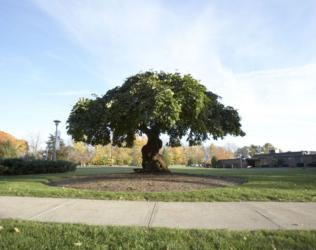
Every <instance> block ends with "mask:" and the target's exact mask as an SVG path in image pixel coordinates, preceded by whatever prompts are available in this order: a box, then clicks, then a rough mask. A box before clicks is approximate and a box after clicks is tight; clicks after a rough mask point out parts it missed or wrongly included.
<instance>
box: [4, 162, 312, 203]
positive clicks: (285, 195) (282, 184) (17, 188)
mask: <svg viewBox="0 0 316 250" xmlns="http://www.w3.org/2000/svg"><path fill="white" fill-rule="evenodd" d="M132 171H133V170H132V168H130V167H98V168H79V169H78V170H77V171H76V172H70V173H61V174H45V175H24V176H1V177H0V195H13V196H37V197H76V198H89V199H124V200H158V201H316V168H314V169H311V168H310V169H204V168H185V167H175V168H172V171H173V172H181V173H191V174H205V175H214V176H235V177H241V178H244V179H245V180H246V181H247V182H246V183H244V184H243V185H240V186H236V187H226V188H212V189H204V190H197V191H189V192H153V193H149V192H148V193H141V192H106V191H94V190H84V189H72V188H61V187H53V186H48V185H47V183H48V182H49V181H50V180H56V179H62V178H67V177H71V176H89V175H102V174H108V173H129V172H132Z"/></svg>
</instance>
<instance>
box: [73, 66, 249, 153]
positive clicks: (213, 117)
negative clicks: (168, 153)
mask: <svg viewBox="0 0 316 250" xmlns="http://www.w3.org/2000/svg"><path fill="white" fill-rule="evenodd" d="M220 99H221V98H220V97H219V96H218V95H216V94H214V93H213V92H211V91H208V90H207V89H206V87H205V86H204V85H202V84H201V83H200V82H199V81H198V80H196V79H194V78H193V77H192V76H191V75H189V74H186V75H182V74H180V73H166V72H156V71H147V72H144V73H139V74H136V75H133V76H131V77H129V78H127V79H126V81H125V82H124V83H123V85H122V86H120V87H115V88H113V89H111V90H109V91H108V92H107V93H106V94H105V95H104V96H102V97H95V98H92V99H87V98H82V99H80V100H79V101H78V102H77V103H76V104H75V105H74V107H73V109H72V111H71V114H70V116H69V118H68V126H67V130H68V133H69V134H70V135H72V137H73V138H74V140H75V141H83V142H87V143H89V144H92V145H97V144H103V145H106V144H108V143H109V142H111V138H110V135H111V133H112V136H113V138H112V143H113V144H114V145H117V146H127V147H129V146H132V145H133V142H134V141H135V136H136V135H142V134H146V135H147V137H150V136H152V135H154V136H156V137H157V136H158V137H159V135H160V134H168V135H169V138H170V140H169V145H170V146H178V145H180V140H181V138H182V137H185V136H186V137H187V141H188V142H189V145H199V144H201V142H202V141H204V140H207V139H209V138H211V137H212V138H214V139H217V138H223V137H224V136H225V135H227V134H231V135H235V136H239V135H240V136H243V135H245V133H244V132H243V131H242V129H241V124H240V117H239V114H238V112H237V110H235V109H234V108H232V107H230V106H225V105H223V104H222V103H221V102H220Z"/></svg>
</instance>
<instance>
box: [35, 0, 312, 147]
mask: <svg viewBox="0 0 316 250" xmlns="http://www.w3.org/2000/svg"><path fill="white" fill-rule="evenodd" d="M34 2H35V3H36V5H37V6H39V8H41V9H42V10H43V11H44V12H46V13H47V14H48V15H50V16H51V17H52V18H53V19H54V20H56V22H57V23H58V24H59V25H60V26H61V27H62V28H63V30H64V31H65V34H66V35H67V36H68V37H69V38H70V39H71V40H72V41H74V42H75V43H77V44H79V45H80V46H82V48H84V49H85V50H87V51H88V52H89V53H91V55H93V56H94V58H95V65H96V70H98V72H99V74H101V75H103V76H104V79H105V81H106V82H107V83H108V86H107V87H108V88H111V87H113V85H119V84H121V83H122V82H123V80H124V78H126V77H127V76H129V75H131V74H133V73H135V72H139V71H141V70H143V71H144V70H147V69H157V70H166V71H175V70H178V71H180V72H183V73H191V74H192V75H193V76H194V77H196V78H198V79H200V80H201V82H202V83H203V84H205V85H206V86H207V87H208V88H209V89H210V90H212V91H214V92H215V93H217V94H219V95H220V96H223V102H224V103H225V104H227V105H232V106H234V107H236V108H237V109H238V110H239V112H240V114H241V116H242V119H243V120H242V124H243V126H244V130H245V131H246V132H247V136H246V137H244V138H233V137H228V138H227V139H225V140H224V141H223V142H221V143H227V142H229V141H232V142H235V143H238V144H239V145H245V144H250V143H257V144H263V143H265V142H267V141H269V142H271V143H274V144H276V145H277V146H278V147H280V148H283V149H285V150H287V149H292V150H299V149H316V144H315V140H309V138H316V132H315V131H316V130H315V122H316V110H315V109H314V108H313V107H315V106H316V101H315V98H314V93H316V64H313V63H312V62H311V61H306V62H304V63H301V64H300V65H298V64H297V62H296V61H293V62H292V64H293V65H294V66H293V65H292V66H291V65H290V64H291V61H290V60H288V61H285V60H283V61H282V60H281V59H282V56H283V55H282V54H280V53H282V52H283V53H285V54H284V55H286V56H285V58H286V59H288V58H290V56H288V55H289V54H290V52H291V51H287V50H286V48H285V47H284V46H283V45H284V44H283V40H282V39H281V40H280V41H281V42H280V41H279V40H278V39H279V37H278V36H277V34H279V30H277V29H274V27H273V23H275V22H276V20H273V18H272V17H270V16H267V15H266V14H265V13H263V12H262V11H261V10H262V8H261V7H262V6H261V7H260V6H259V7H260V8H259V7H257V6H256V5H255V7H254V6H252V5H251V3H250V2H247V4H245V6H244V7H245V8H243V11H242V13H241V14H238V13H236V11H235V9H234V8H232V9H231V10H230V11H228V12H222V11H219V10H218V6H216V5H215V4H210V3H207V4H204V5H203V6H202V5H201V6H200V8H199V10H198V11H196V12H194V11H193V10H192V13H191V12H190V13H191V14H190V15H189V17H188V15H187V13H184V14H183V13H182V14H181V12H180V11H178V9H177V8H174V9H172V8H170V6H168V5H167V4H166V2H165V1H145V0H140V1H135V0H134V1H93V2H91V1H77V0H76V1H75V0H69V1H48V0H47V1H45V0H34ZM248 3H249V4H248ZM253 7H254V8H253ZM287 8H288V7H287ZM302 8H303V7H302ZM302 8H300V12H302ZM314 26H315V25H310V26H307V27H309V28H310V29H311V28H313V27H314ZM315 30H316V29H315ZM282 32H283V31H282ZM284 39H286V37H285V38H284ZM292 52H293V51H292ZM298 53H299V52H298ZM298 53H297V54H298ZM304 53H305V52H304ZM304 53H303V52H302V54H304ZM310 54H311V55H313V54H314V55H316V52H315V51H314V50H311V51H310ZM280 58H281V59H280ZM293 58H295V57H293ZM281 62H283V64H284V65H285V66H280V65H281ZM289 65H290V66H289ZM254 68H255V70H254ZM258 69H260V70H258ZM90 93H91V91H83V92H82V91H66V92H60V93H54V94H55V95H60V96H71V95H76V96H81V95H87V94H90Z"/></svg>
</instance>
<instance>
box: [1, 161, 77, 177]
mask: <svg viewBox="0 0 316 250" xmlns="http://www.w3.org/2000/svg"><path fill="white" fill-rule="evenodd" d="M0 166H2V168H1V170H0V174H2V175H20V174H46V173H63V172H68V171H75V170H76V164H75V163H73V162H69V161H44V160H25V159H18V158H13V159H2V160H0Z"/></svg>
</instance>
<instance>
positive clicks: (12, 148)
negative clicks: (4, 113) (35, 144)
mask: <svg viewBox="0 0 316 250" xmlns="http://www.w3.org/2000/svg"><path fill="white" fill-rule="evenodd" d="M1 145H2V152H7V153H6V155H5V156H2V157H6V158H10V157H17V156H24V155H25V154H26V153H27V151H28V144H27V142H26V141H25V140H19V139H17V138H15V137H14V136H13V135H11V134H9V133H6V132H4V131H0V146H1ZM13 152H15V153H13ZM3 154H4V153H3Z"/></svg>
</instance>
